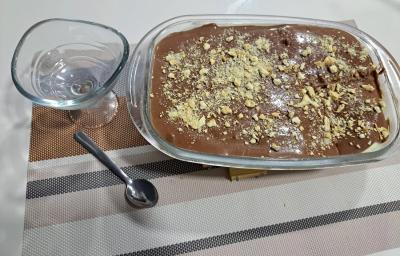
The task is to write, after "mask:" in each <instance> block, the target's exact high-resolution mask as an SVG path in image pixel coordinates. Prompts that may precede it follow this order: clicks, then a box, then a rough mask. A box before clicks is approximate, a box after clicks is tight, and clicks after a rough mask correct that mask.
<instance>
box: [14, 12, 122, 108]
mask: <svg viewBox="0 0 400 256" xmlns="http://www.w3.org/2000/svg"><path fill="white" fill-rule="evenodd" d="M53 21H67V22H75V23H83V24H88V25H94V26H97V27H100V28H103V29H106V30H109V31H111V32H112V33H114V34H115V35H117V36H118V37H119V38H120V39H121V42H122V45H123V51H122V58H121V60H120V62H119V63H118V66H117V68H116V69H115V71H114V73H113V74H112V75H111V76H110V78H109V79H108V80H107V81H106V82H105V83H104V85H103V86H101V87H98V88H96V90H94V91H91V92H90V93H88V94H86V95H85V96H83V97H80V98H77V99H73V100H65V101H58V100H51V99H43V98H40V97H37V96H35V95H32V94H30V93H28V92H27V91H26V90H25V89H24V88H23V86H21V83H20V82H19V80H18V78H17V75H16V65H17V62H18V55H19V52H20V50H21V48H22V46H23V44H24V42H25V40H26V39H27V37H28V36H29V35H30V34H31V33H32V31H34V30H35V29H36V28H37V27H39V26H41V25H43V24H45V23H49V22H53ZM128 57H129V43H128V40H127V39H126V38H125V36H124V35H123V34H122V33H121V32H119V31H118V30H116V29H114V28H112V27H110V26H106V25H103V24H100V23H97V22H92V21H87V20H79V19H65V18H50V19H45V20H41V21H39V22H37V23H35V24H33V25H32V26H30V27H29V28H28V29H27V30H26V31H25V32H24V34H23V35H22V37H21V39H20V40H19V41H18V44H17V46H16V48H15V50H14V53H13V56H12V60H11V78H12V80H13V82H14V85H15V87H16V88H17V90H18V91H19V92H20V93H21V94H22V95H23V96H25V97H26V98H28V99H30V100H31V101H32V102H34V103H36V104H39V105H41V106H46V107H53V108H60V109H62V108H69V109H73V108H74V107H78V106H80V105H83V104H84V103H85V102H89V101H91V100H93V99H94V98H97V97H99V96H100V95H105V94H106V93H108V92H109V91H110V90H111V89H112V86H111V85H112V84H113V82H114V81H115V79H116V78H117V77H118V75H119V74H120V72H121V70H122V69H123V67H124V66H125V64H126V63H127V61H128Z"/></svg>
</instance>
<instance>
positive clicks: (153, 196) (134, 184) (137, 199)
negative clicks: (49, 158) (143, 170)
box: [74, 131, 158, 208]
mask: <svg viewBox="0 0 400 256" xmlns="http://www.w3.org/2000/svg"><path fill="white" fill-rule="evenodd" d="M74 139H75V140H76V141H77V142H79V143H80V144H81V145H82V146H83V147H84V148H85V149H86V150H87V151H89V152H90V153H91V154H92V155H93V156H95V157H96V158H97V159H98V160H99V161H100V162H102V163H103V164H104V165H105V166H106V167H107V168H108V169H110V170H111V171H112V172H113V173H114V174H115V175H117V176H118V178H120V179H121V180H122V181H123V182H125V184H126V190H125V195H126V198H127V199H128V201H129V202H130V203H131V204H132V205H133V206H135V207H138V208H147V207H153V206H154V205H156V203H157V201H158V193H157V189H156V188H155V187H154V185H153V184H152V183H151V182H150V181H147V180H144V179H136V180H132V179H131V178H129V176H128V175H126V174H125V172H124V171H122V170H121V168H119V167H118V166H117V165H116V164H115V163H114V162H113V161H112V160H111V159H110V158H109V157H108V156H107V155H106V154H105V153H104V152H103V151H102V150H101V149H100V148H99V147H98V146H97V145H96V143H94V142H93V141H92V140H91V139H90V138H89V137H88V136H87V135H86V134H85V133H84V132H81V131H80V132H77V133H75V134H74Z"/></svg>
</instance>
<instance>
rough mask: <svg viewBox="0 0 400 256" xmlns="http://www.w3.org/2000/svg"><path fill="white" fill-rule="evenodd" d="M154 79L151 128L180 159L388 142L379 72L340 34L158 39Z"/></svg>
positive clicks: (241, 31) (337, 149) (250, 30)
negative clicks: (180, 151)
mask: <svg viewBox="0 0 400 256" xmlns="http://www.w3.org/2000/svg"><path fill="white" fill-rule="evenodd" d="M152 76H153V77H152V88H151V94H150V95H149V97H150V111H151V119H152V123H153V126H154V128H155V130H156V131H157V132H158V134H159V135H160V136H161V137H162V138H164V139H165V140H167V141H169V142H170V143H172V144H174V145H175V146H177V147H180V148H184V149H189V150H193V151H198V152H206V153H213V154H220V155H238V156H256V157H285V158H291V157H294V158H302V157H311V156H315V157H323V156H328V155H339V154H351V153H357V152H361V151H364V150H366V149H367V148H369V147H370V146H371V145H372V144H374V143H380V142H382V141H384V140H385V139H386V138H387V136H388V134H389V132H388V121H386V120H385V118H384V115H383V109H384V107H385V104H384V102H383V101H382V99H381V93H380V90H379V86H378V83H377V76H378V74H377V71H376V67H375V66H374V65H373V63H372V60H371V58H370V56H369V55H368V52H367V51H366V49H364V48H363V47H362V46H361V45H360V43H359V42H358V41H357V40H356V39H355V38H354V37H353V36H352V35H350V34H348V33H346V32H344V31H341V30H337V29H332V28H320V27H313V26H303V25H280V26H270V27H262V26H232V27H219V26H217V25H215V24H208V25H205V26H202V27H199V28H195V29H192V30H188V31H182V32H177V33H173V34H170V35H168V36H167V37H165V38H163V39H162V40H161V41H160V42H159V43H158V44H157V46H156V49H155V53H154V59H153V70H152Z"/></svg>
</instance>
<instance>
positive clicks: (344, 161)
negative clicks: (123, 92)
mask: <svg viewBox="0 0 400 256" xmlns="http://www.w3.org/2000/svg"><path fill="white" fill-rule="evenodd" d="M234 19H236V21H240V20H243V21H244V22H251V20H256V19H258V20H262V19H265V20H266V22H267V19H269V20H268V21H272V22H273V21H274V19H286V20H287V23H286V24H294V23H295V21H302V22H303V23H302V24H310V25H314V26H318V25H319V26H323V25H325V26H327V25H331V26H334V27H336V28H338V29H340V28H347V29H348V30H352V31H356V32H357V33H358V35H354V34H353V36H355V37H356V38H358V39H362V40H363V41H364V40H367V42H364V43H369V44H371V43H372V44H375V45H376V46H377V48H375V47H374V48H373V50H374V52H375V53H374V54H375V55H376V56H377V57H378V53H377V49H379V50H382V51H383V53H384V54H385V57H387V58H388V60H389V61H391V64H392V65H393V64H394V65H395V68H396V70H395V72H396V75H397V76H398V75H399V73H398V72H399V65H398V64H397V62H396V61H395V59H394V58H393V56H392V55H391V54H390V53H389V52H388V51H387V50H386V48H385V47H383V46H382V45H381V44H380V43H379V42H378V41H377V40H376V39H374V38H373V37H371V36H370V35H368V34H367V33H365V32H363V31H361V30H360V29H358V28H356V27H353V26H351V25H348V24H345V23H342V22H336V21H326V20H320V19H310V18H298V17H288V16H276V15H246V14H245V15H241V14H211V15H208V14H201V15H183V16H177V17H174V18H171V19H168V20H166V21H164V22H162V23H160V24H159V25H157V26H155V27H154V28H153V29H152V30H150V31H149V32H148V33H147V34H146V35H145V36H144V37H143V38H142V39H141V40H140V41H139V42H138V44H137V45H136V48H135V50H134V52H133V54H132V58H131V61H130V62H131V63H130V66H129V69H130V70H129V76H128V79H129V81H128V86H127V96H128V97H129V98H128V101H127V104H128V110H129V113H130V116H131V119H132V121H133V122H134V124H135V126H136V127H137V128H138V130H139V131H140V133H141V134H142V135H143V136H144V137H145V138H146V140H147V141H149V142H150V144H152V145H153V146H154V147H156V148H157V149H158V150H160V151H161V152H163V153H165V154H167V155H169V156H171V157H173V158H176V159H180V160H184V161H190V162H196V163H202V164H209V165H218V166H227V167H239V168H248V169H265V168H268V169H305V168H306V169H316V168H326V167H335V166H343V165H354V164H361V163H367V162H373V161H378V160H379V159H382V157H383V156H384V155H385V154H386V155H387V154H388V152H390V150H393V147H394V146H395V144H396V143H398V139H399V134H400V129H399V128H398V129H397V131H395V134H394V135H393V138H392V140H391V141H390V142H389V143H388V144H387V145H386V146H385V147H383V148H381V149H378V150H376V151H372V152H364V153H356V154H347V155H337V156H331V157H325V158H300V157H299V158H260V157H249V156H233V155H229V156H223V155H217V154H209V153H204V152H196V151H191V150H187V149H183V148H179V147H176V146H175V145H173V144H171V143H169V142H167V141H165V140H164V139H163V138H161V137H160V136H159V135H158V133H157V132H156V131H155V130H154V128H153V126H152V123H151V120H150V117H149V115H148V114H147V113H148V112H149V106H148V99H147V100H143V101H144V102H141V103H143V106H142V109H141V110H140V118H141V121H142V123H143V124H142V125H143V127H140V126H139V125H138V124H137V123H136V121H135V120H134V116H133V115H132V109H131V108H133V107H134V106H133V104H132V99H133V98H134V97H135V96H134V95H132V93H133V89H132V87H133V86H134V85H133V84H132V80H133V77H132V75H133V73H134V72H133V68H134V66H133V64H134V61H135V60H134V57H135V56H136V55H137V51H139V50H138V49H139V47H140V46H141V45H142V43H144V42H145V41H146V40H150V42H149V43H148V45H147V47H148V49H147V54H148V55H149V56H148V57H150V58H152V57H153V49H154V47H155V45H156V43H155V39H157V37H158V36H159V35H160V34H161V33H162V32H164V31H165V30H166V29H168V28H170V27H173V26H175V25H177V24H178V23H180V22H190V21H192V22H196V21H204V20H207V21H208V22H210V23H212V22H217V21H218V20H219V21H225V22H226V21H229V20H234ZM246 19H247V20H246ZM305 22H306V23H305ZM274 24H275V23H274ZM276 24H278V23H276ZM279 24H284V23H279ZM232 25H237V24H235V23H234V24H232ZM345 31H346V30H345ZM348 33H351V32H349V31H348ZM152 34H153V35H152ZM360 35H361V37H360ZM150 36H151V37H150ZM149 37H150V38H149ZM136 57H137V56H136ZM145 61H146V65H149V66H150V68H152V67H151V65H152V59H146V60H145ZM379 61H380V62H382V59H379ZM392 62H393V63H392ZM150 72H151V69H150V70H148V72H146V74H145V80H146V86H145V94H146V95H148V90H149V83H150V81H149V77H148V76H149V75H151V74H150ZM150 86H151V85H150ZM390 93H391V95H390V96H391V100H392V102H393V105H394V108H395V109H394V111H395V112H396V116H397V118H399V110H398V104H397V101H396V100H394V99H393V98H394V95H393V85H392V84H391V85H390ZM143 112H146V114H144V115H143ZM149 128H150V129H149Z"/></svg>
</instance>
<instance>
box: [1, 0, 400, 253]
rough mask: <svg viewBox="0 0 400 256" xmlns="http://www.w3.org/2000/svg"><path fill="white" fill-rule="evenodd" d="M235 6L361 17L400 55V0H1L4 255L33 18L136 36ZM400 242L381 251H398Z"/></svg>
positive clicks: (17, 223)
mask: <svg viewBox="0 0 400 256" xmlns="http://www.w3.org/2000/svg"><path fill="white" fill-rule="evenodd" d="M199 13H219V14H221V13H236V14H269V15H285V16H298V17H310V18H318V19H326V20H348V19H354V20H356V22H357V25H358V27H359V28H361V29H362V30H364V31H365V32H367V33H368V34H370V35H372V36H373V37H375V38H376V39H378V40H379V41H380V42H381V43H382V44H383V45H384V46H385V47H386V48H387V49H388V50H389V51H390V52H391V53H392V54H393V55H394V57H395V58H396V59H397V60H398V61H399V60H400V44H399V43H398V39H400V38H399V37H400V36H399V34H398V31H399V28H400V0H380V1H374V0H368V1H366V0H354V1H345V0H343V1H342V0H341V1H338V0H336V1H333V0H327V1H319V0H305V1H296V0H279V1H266V0H236V1H227V0H223V1H213V0H201V1H183V0H182V1H178V0H170V1H129V0H120V1H105V0H87V1H77V0H71V1H64V2H60V1H51V0H39V1H21V0H2V1H0V86H1V90H2V93H0V109H1V111H2V114H1V115H0V145H1V147H2V150H1V154H0V163H1V166H3V167H2V168H1V169H0V205H1V206H0V255H20V254H21V245H22V233H23V218H24V208H25V205H24V204H25V185H26V168H27V160H28V143H29V126H30V121H31V120H30V116H31V112H30V111H31V103H30V102H29V101H28V100H27V99H25V98H23V97H22V96H21V95H19V94H18V92H17V91H16V89H15V88H14V85H13V83H12V81H11V76H10V71H9V70H10V62H11V56H12V53H13V50H14V48H15V46H16V44H17V42H18V40H19V38H20V37H21V36H22V34H23V33H24V32H25V30H26V29H27V28H28V27H29V26H30V25H32V24H33V23H35V22H37V21H40V20H42V19H47V18H53V17H61V18H72V19H84V20H92V21H96V22H99V23H103V24H107V25H110V26H112V27H114V28H116V29H118V30H120V31H121V32H122V33H123V34H124V35H125V36H126V37H127V38H128V40H129V42H131V43H133V42H137V41H138V40H139V39H140V38H141V37H142V36H143V35H144V34H145V33H146V32H147V31H148V30H149V29H151V28H152V27H153V26H155V25H157V24H158V23H160V22H162V21H163V20H165V19H168V18H171V17H173V16H178V15H184V14H199ZM399 254H400V250H399V249H393V250H389V251H384V252H380V253H377V254H376V255H399Z"/></svg>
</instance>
